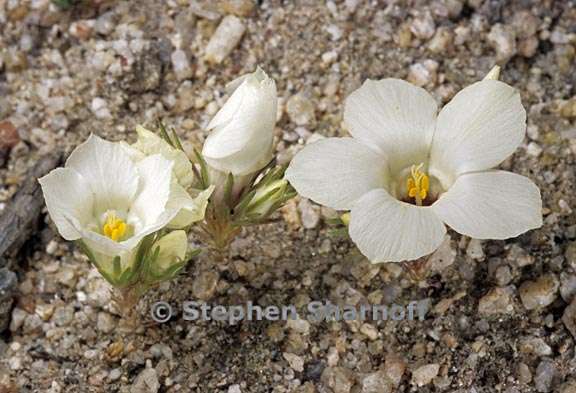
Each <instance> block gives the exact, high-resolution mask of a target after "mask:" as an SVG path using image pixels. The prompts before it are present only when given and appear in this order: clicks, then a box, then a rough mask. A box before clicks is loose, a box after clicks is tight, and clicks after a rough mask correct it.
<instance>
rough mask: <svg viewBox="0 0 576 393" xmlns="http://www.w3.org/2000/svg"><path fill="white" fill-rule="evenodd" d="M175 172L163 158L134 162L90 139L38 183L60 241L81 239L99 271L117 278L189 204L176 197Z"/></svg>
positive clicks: (109, 144)
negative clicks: (117, 263)
mask: <svg viewBox="0 0 576 393" xmlns="http://www.w3.org/2000/svg"><path fill="white" fill-rule="evenodd" d="M173 168H174V162H173V161H170V160H167V159H166V158H164V157H163V156H162V155H161V154H154V155H150V156H147V157H145V158H143V159H141V160H133V159H132V157H131V156H130V155H129V154H128V153H127V152H126V149H125V148H123V147H122V146H121V145H120V144H118V143H112V142H107V141H105V140H103V139H101V138H99V137H97V136H94V135H91V136H90V138H88V140H87V141H86V142H84V143H83V144H81V145H80V146H78V147H77V148H76V149H75V150H74V151H73V152H72V154H71V155H70V157H69V158H68V160H67V161H66V166H65V167H64V168H58V169H55V170H53V171H52V172H50V173H49V174H48V175H46V176H44V177H43V178H41V179H39V181H40V184H41V186H42V191H43V193H44V198H45V200H46V205H47V207H48V212H49V213H50V216H51V217H52V220H53V221H54V223H55V224H56V227H57V228H58V231H59V232H60V234H61V235H62V237H63V238H64V239H66V240H81V241H82V243H83V244H84V246H85V247H86V248H87V250H88V251H89V252H90V254H91V255H90V256H91V259H92V260H93V261H94V262H95V263H96V264H97V267H98V268H99V270H100V271H101V272H103V274H105V275H108V276H110V275H114V276H117V275H118V274H117V273H122V272H124V271H126V270H127V269H130V268H132V267H133V264H134V262H135V256H136V254H137V251H138V248H139V247H138V246H139V245H140V243H141V241H142V240H143V239H144V238H145V237H146V236H147V235H150V234H152V233H155V232H157V231H158V230H160V229H162V228H164V227H166V226H167V225H168V223H170V222H171V220H173V219H174V218H175V217H176V216H177V215H178V213H179V212H180V210H181V209H182V208H183V207H184V206H185V205H186V203H187V200H188V199H190V197H189V196H188V198H185V197H184V196H183V195H180V194H178V193H174V192H173V190H174V189H173V187H172V186H171V185H172V184H173V181H172V178H173ZM166 244H173V242H166ZM162 251H163V252H164V253H165V255H168V254H172V253H173V252H172V251H170V250H162ZM174 253H175V254H176V255H180V254H181V253H180V252H179V251H178V252H174ZM115 258H116V259H117V258H119V260H120V272H118V271H117V269H116V268H117V267H118V266H115V265H114V263H113V261H114V259H115Z"/></svg>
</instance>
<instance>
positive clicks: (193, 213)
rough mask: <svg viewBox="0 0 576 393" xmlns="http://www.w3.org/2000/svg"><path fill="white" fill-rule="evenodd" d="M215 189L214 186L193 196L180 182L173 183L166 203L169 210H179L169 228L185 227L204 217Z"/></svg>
mask: <svg viewBox="0 0 576 393" xmlns="http://www.w3.org/2000/svg"><path fill="white" fill-rule="evenodd" d="M213 191H214V186H210V187H209V188H207V189H206V190H204V191H202V192H200V193H199V194H198V196H196V197H195V198H192V196H191V195H190V194H189V193H188V192H187V191H186V190H185V189H184V188H182V187H181V186H180V185H179V184H177V183H173V184H172V191H171V193H170V199H169V200H168V203H167V205H166V208H167V209H169V210H177V211H178V214H177V215H176V217H174V218H173V219H172V221H170V224H168V227H169V228H184V227H187V226H188V225H190V224H193V223H195V222H198V221H200V220H202V219H203V218H204V213H205V212H206V207H207V206H208V200H209V199H210V196H211V195H212V192H213Z"/></svg>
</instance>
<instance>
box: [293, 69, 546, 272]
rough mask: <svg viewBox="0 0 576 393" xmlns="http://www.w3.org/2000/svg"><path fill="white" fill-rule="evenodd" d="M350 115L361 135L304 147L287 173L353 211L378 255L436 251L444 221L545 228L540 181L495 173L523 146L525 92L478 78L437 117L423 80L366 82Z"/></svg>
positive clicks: (458, 225) (355, 228)
mask: <svg viewBox="0 0 576 393" xmlns="http://www.w3.org/2000/svg"><path fill="white" fill-rule="evenodd" d="M344 120H345V123H346V124H347V126H348V128H349V129H350V133H351V134H352V136H353V137H354V138H328V139H325V140H321V141H318V142H316V143H313V144H311V145H308V146H306V147H305V148H304V149H303V150H302V151H301V152H300V153H299V154H297V155H296V157H295V158H294V159H293V161H292V163H291V164H290V167H289V168H288V171H287V175H286V176H287V179H288V180H289V181H290V183H291V184H292V185H293V186H294V188H296V190H297V191H298V192H299V193H300V194H302V195H303V196H305V197H308V198H310V199H313V200H315V201H316V202H318V203H321V204H324V205H327V206H330V207H332V208H335V209H341V210H351V218H350V226H349V233H350V237H351V238H352V240H353V241H354V242H355V243H356V244H357V246H358V248H359V249H360V251H361V252H362V253H363V254H364V255H366V256H367V257H368V258H369V259H370V260H371V261H373V262H398V261H404V260H412V259H417V258H420V257H422V256H424V255H427V254H429V253H431V252H433V251H434V250H435V249H436V248H437V247H438V246H439V245H440V243H441V242H442V239H443V238H444V235H445V233H446V227H445V225H444V224H447V225H448V226H450V227H452V228H453V229H454V230H456V231H457V232H459V233H462V234H464V235H467V236H470V237H473V238H478V239H506V238H509V237H514V236H517V235H519V234H521V233H523V232H526V231H528V230H530V229H533V228H538V227H540V226H541V225H542V215H541V205H542V201H541V198H540V191H539V190H538V188H537V187H536V185H535V184H534V183H532V181H530V180H529V179H527V178H526V177H523V176H519V175H516V174H513V173H510V172H504V171H499V170H491V169H492V168H494V167H495V166H497V165H498V164H500V163H501V162H502V161H503V160H504V159H506V157H508V156H509V155H510V154H512V153H513V152H514V151H515V150H516V148H517V147H518V145H519V144H520V143H521V141H522V139H523V138H524V133H525V128H526V127H525V120H526V112H525V110H524V108H523V107H522V104H521V102H520V95H519V94H518V92H516V91H515V90H514V89H513V88H512V87H510V86H508V85H506V84H505V83H502V82H499V81H497V80H483V81H480V82H477V83H474V84H473V85H471V86H468V87H466V88H465V89H463V90H462V91H460V92H459V93H458V94H457V95H456V96H455V97H454V98H453V99H452V101H451V102H450V103H448V104H447V105H446V106H445V107H444V108H443V109H442V110H441V111H440V113H439V114H438V109H437V105H436V102H435V101H434V99H433V98H432V96H431V95H430V94H428V93H427V92H426V91H425V90H423V89H421V88H419V87H416V86H413V85H411V84H410V83H408V82H405V81H402V80H397V79H384V80H380V81H372V80H368V81H366V82H365V83H364V85H363V86H362V87H360V88H359V89H358V90H356V91H355V92H353V93H352V94H351V95H350V96H349V97H348V98H347V100H346V105H345V111H344Z"/></svg>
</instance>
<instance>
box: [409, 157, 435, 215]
mask: <svg viewBox="0 0 576 393" xmlns="http://www.w3.org/2000/svg"><path fill="white" fill-rule="evenodd" d="M423 166H424V164H420V165H412V168H411V169H410V177H409V178H408V182H407V184H406V186H407V187H406V189H407V191H408V196H409V197H410V198H414V199H415V200H416V204H417V205H418V206H422V200H424V199H426V197H427V196H428V191H430V178H429V177H428V175H426V174H425V173H424V172H422V167H423Z"/></svg>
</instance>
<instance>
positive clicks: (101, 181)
mask: <svg viewBox="0 0 576 393" xmlns="http://www.w3.org/2000/svg"><path fill="white" fill-rule="evenodd" d="M66 167H67V168H72V169H74V170H76V171H77V172H78V173H79V174H80V175H82V177H83V178H84V179H85V180H86V181H87V183H88V184H89V187H90V189H91V190H92V193H93V194H94V201H95V213H96V214H98V213H102V212H105V211H106V210H127V209H128V208H129V206H130V204H131V202H132V200H133V198H134V196H135V195H136V191H137V189H138V172H137V171H136V167H135V165H134V164H133V163H132V160H131V159H130V156H129V155H128V154H127V153H126V151H125V150H124V149H123V148H122V146H120V144H118V143H113V142H108V141H105V140H103V139H101V138H99V137H97V136H95V135H90V137H89V138H88V140H87V141H86V142H84V143H82V144H81V145H80V146H78V147H77V148H76V149H75V150H74V151H73V152H72V154H70V157H69V158H68V160H67V161H66Z"/></svg>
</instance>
